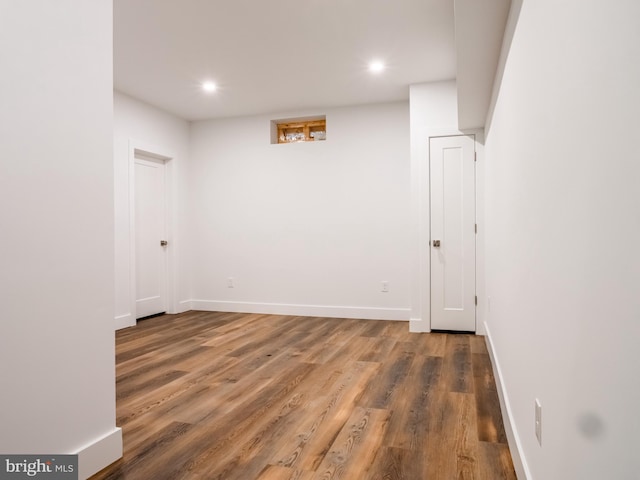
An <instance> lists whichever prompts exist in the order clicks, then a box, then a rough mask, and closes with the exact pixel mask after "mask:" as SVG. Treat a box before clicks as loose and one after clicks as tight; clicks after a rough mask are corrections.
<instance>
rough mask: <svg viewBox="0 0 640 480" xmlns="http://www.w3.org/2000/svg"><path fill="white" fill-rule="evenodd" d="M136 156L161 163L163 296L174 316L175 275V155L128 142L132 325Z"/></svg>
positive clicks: (132, 312)
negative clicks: (166, 243)
mask: <svg viewBox="0 0 640 480" xmlns="http://www.w3.org/2000/svg"><path fill="white" fill-rule="evenodd" d="M136 155H144V156H146V157H151V158H154V159H157V160H162V161H163V162H164V188H165V192H164V193H165V200H164V216H165V219H164V220H165V231H166V238H165V240H167V241H168V242H169V244H168V248H167V252H166V255H165V271H166V272H167V278H166V282H165V286H164V290H165V295H166V312H167V313H175V312H177V303H176V298H177V297H176V292H177V288H176V275H175V255H176V253H175V252H176V245H175V235H174V231H173V223H174V222H173V217H174V215H173V213H174V210H173V177H174V175H173V162H174V160H175V158H176V157H175V155H173V154H172V153H171V152H169V151H167V150H166V149H163V148H162V147H158V146H154V145H149V144H146V143H144V142H139V141H136V140H129V302H130V303H129V304H130V311H131V315H132V317H133V322H134V323H133V324H134V325H135V322H136V319H135V317H136V296H137V295H136V293H137V292H136V278H137V274H136V215H135V212H136V211H135V208H136V205H135V201H136V188H135V186H136V182H135V161H136Z"/></svg>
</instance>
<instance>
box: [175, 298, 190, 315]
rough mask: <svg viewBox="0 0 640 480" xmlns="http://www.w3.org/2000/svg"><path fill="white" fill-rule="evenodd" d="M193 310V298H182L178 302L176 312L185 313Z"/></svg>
mask: <svg viewBox="0 0 640 480" xmlns="http://www.w3.org/2000/svg"><path fill="white" fill-rule="evenodd" d="M189 310H193V302H192V301H191V300H181V301H179V302H178V307H177V309H176V313H184V312H188V311H189Z"/></svg>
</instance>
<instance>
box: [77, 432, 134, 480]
mask: <svg viewBox="0 0 640 480" xmlns="http://www.w3.org/2000/svg"><path fill="white" fill-rule="evenodd" d="M75 454H76V455H78V478H79V479H81V480H85V479H87V478H89V477H90V476H91V475H94V474H95V473H98V472H99V471H100V470H102V469H103V468H105V467H107V466H109V465H111V464H112V463H113V462H115V461H116V460H118V459H119V458H121V457H122V429H121V428H120V427H116V428H115V429H114V430H113V431H112V432H110V433H108V434H107V435H105V436H104V437H102V438H99V439H98V440H96V441H95V442H92V443H90V444H89V445H87V446H86V447H83V448H81V449H80V450H78V451H77V452H75Z"/></svg>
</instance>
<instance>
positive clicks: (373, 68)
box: [369, 60, 384, 73]
mask: <svg viewBox="0 0 640 480" xmlns="http://www.w3.org/2000/svg"><path fill="white" fill-rule="evenodd" d="M383 70H384V63H382V62H381V61H380V60H374V61H373V62H371V63H370V64H369V71H370V72H371V73H380V72H382V71H383Z"/></svg>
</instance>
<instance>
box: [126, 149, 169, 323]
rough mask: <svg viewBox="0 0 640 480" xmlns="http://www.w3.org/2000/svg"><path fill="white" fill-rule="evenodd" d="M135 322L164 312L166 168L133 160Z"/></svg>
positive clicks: (143, 159)
mask: <svg viewBox="0 0 640 480" xmlns="http://www.w3.org/2000/svg"><path fill="white" fill-rule="evenodd" d="M134 177H135V259H136V262H135V263H136V265H135V268H136V318H141V317H147V316H149V315H154V314H157V313H163V312H165V311H166V283H167V262H166V248H167V247H166V246H164V245H162V242H164V241H165V238H166V237H165V235H166V226H165V218H166V216H165V165H164V162H163V161H162V160H157V159H153V158H151V157H146V156H142V155H138V154H136V157H135V169H134Z"/></svg>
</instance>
